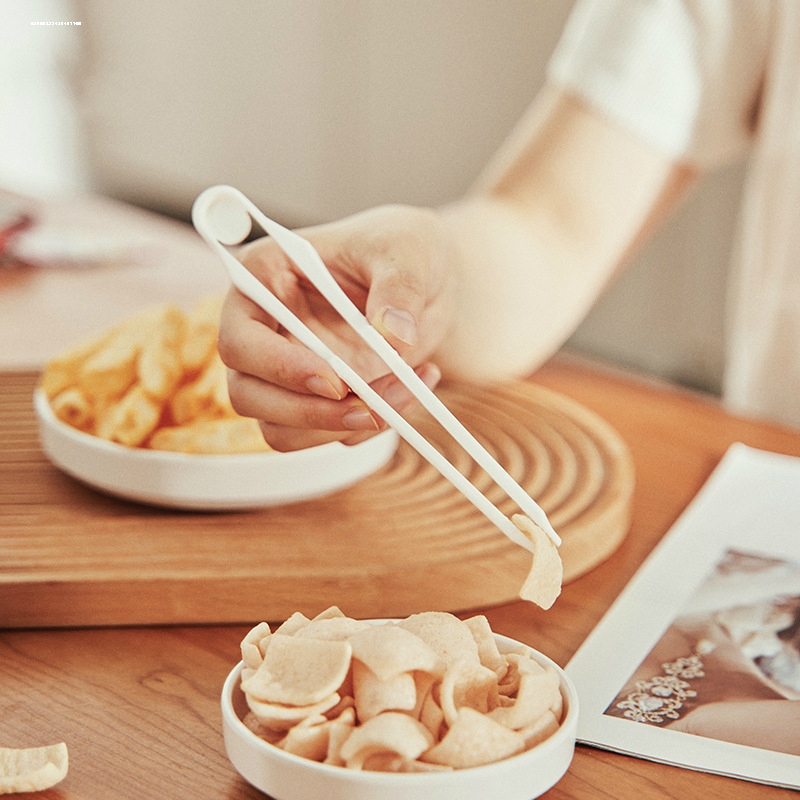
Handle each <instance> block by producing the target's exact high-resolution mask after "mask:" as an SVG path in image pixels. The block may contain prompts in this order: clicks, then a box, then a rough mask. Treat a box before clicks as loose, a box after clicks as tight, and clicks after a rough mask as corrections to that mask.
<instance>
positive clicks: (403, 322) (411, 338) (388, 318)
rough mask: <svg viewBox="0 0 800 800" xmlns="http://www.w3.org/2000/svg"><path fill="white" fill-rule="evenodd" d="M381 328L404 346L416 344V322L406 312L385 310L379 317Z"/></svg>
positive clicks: (392, 309) (391, 309)
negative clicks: (404, 344)
mask: <svg viewBox="0 0 800 800" xmlns="http://www.w3.org/2000/svg"><path fill="white" fill-rule="evenodd" d="M381 323H382V324H383V327H384V328H385V329H386V330H387V331H388V332H389V333H391V334H392V336H396V337H397V338H398V339H400V341H401V342H405V343H406V344H416V343H417V322H416V320H415V319H414V317H412V316H411V314H409V313H408V311H400V309H397V308H387V309H386V310H385V311H384V312H383V315H382V317H381Z"/></svg>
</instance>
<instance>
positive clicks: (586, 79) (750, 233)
mask: <svg viewBox="0 0 800 800" xmlns="http://www.w3.org/2000/svg"><path fill="white" fill-rule="evenodd" d="M548 77H549V79H550V80H551V81H553V82H554V83H558V84H560V85H562V86H565V87H567V88H568V89H570V90H571V91H573V92H574V93H576V94H577V95H578V96H580V97H582V98H583V99H584V101H585V102H587V103H588V104H589V105H591V106H594V107H595V108H597V109H598V110H599V111H601V112H602V113H604V114H606V115H607V116H608V117H609V118H611V119H613V120H616V121H617V122H619V123H621V124H623V125H625V126H627V127H628V128H629V129H631V130H632V131H634V132H635V133H636V134H637V135H639V136H640V137H641V138H642V139H643V140H645V141H647V142H649V143H650V144H651V145H652V146H653V147H654V148H656V149H658V150H660V151H661V152H663V153H665V154H666V155H667V156H669V157H670V158H672V159H674V160H675V161H681V162H685V163H690V164H692V165H694V166H696V167H698V168H699V169H700V170H710V169H713V168H714V167H717V166H720V165H721V164H723V163H725V162H728V161H730V160H732V159H735V158H737V157H741V156H742V155H744V154H745V153H749V155H750V159H751V161H750V167H749V176H748V182H747V186H746V188H745V194H744V200H743V208H742V213H741V222H740V235H739V241H738V243H737V251H736V255H735V256H734V261H733V264H732V271H731V280H730V289H729V294H728V298H727V310H728V319H729V323H730V324H729V326H728V333H727V342H726V350H727V352H726V372H725V380H724V397H725V400H726V402H728V403H729V404H730V405H731V406H732V407H733V408H735V409H736V410H738V411H743V412H747V413H752V414H757V415H761V416H766V417H770V418H773V419H776V420H781V421H785V422H789V423H791V424H794V425H798V426H800V2H797V0H579V2H578V4H577V5H576V7H575V10H574V12H573V14H572V16H571V17H570V19H569V22H568V24H567V27H566V29H565V31H564V35H563V37H562V39H561V41H560V43H559V45H558V47H557V49H556V51H555V53H554V55H553V58H552V59H551V62H550V64H549V70H548Z"/></svg>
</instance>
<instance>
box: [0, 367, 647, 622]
mask: <svg viewBox="0 0 800 800" xmlns="http://www.w3.org/2000/svg"><path fill="white" fill-rule="evenodd" d="M35 381H36V375H35V374H33V373H6V374H4V375H3V376H2V378H0V465H2V480H0V627H34V626H68V625H127V624H161V623H209V622H251V621H260V620H267V621H280V620H282V619H285V618H286V617H288V616H289V615H290V614H291V613H292V612H294V611H298V610H299V611H302V612H304V613H306V614H308V615H313V614H316V613H318V612H319V611H321V610H322V609H323V608H325V607H327V606H329V605H333V604H335V605H338V606H339V607H340V608H341V609H342V610H343V611H344V612H345V613H346V614H348V615H350V616H353V617H384V616H389V617H392V616H407V615H409V614H412V613H415V612H418V611H422V610H432V609H439V610H448V611H466V610H469V609H470V608H477V607H488V606H493V605H499V604H503V603H506V602H509V601H511V600H514V599H515V598H516V597H517V592H518V590H519V588H520V586H521V585H522V581H523V580H524V577H525V575H526V574H527V571H528V568H529V566H530V555H529V554H528V553H527V552H526V551H524V550H523V549H522V548H519V547H517V546H516V545H514V544H512V543H511V542H510V541H508V540H507V539H506V537H505V536H504V535H503V534H502V533H501V532H500V531H498V530H497V529H496V528H495V527H494V526H493V525H492V524H491V523H489V522H488V521H487V520H486V518H485V517H484V516H483V515H482V514H481V513H480V512H478V511H477V510H476V509H475V508H474V507H473V506H472V504H471V503H469V501H467V500H466V499H465V498H464V497H463V496H462V495H461V494H460V493H459V492H458V491H457V490H456V489H454V488H453V487H452V486H451V485H450V484H449V483H448V482H447V481H446V480H445V479H444V478H442V477H441V476H440V475H439V473H438V472H437V471H436V470H434V469H433V467H431V466H430V465H429V464H428V463H427V462H426V461H424V460H423V459H422V458H421V457H420V456H419V455H418V454H417V452H416V451H415V450H413V449H412V448H411V447H410V446H408V445H407V444H406V443H405V442H402V441H401V443H400V446H399V448H398V450H397V453H396V454H395V456H394V458H393V459H392V460H391V461H390V462H389V464H388V465H387V466H385V467H384V468H382V469H381V470H379V471H378V472H376V473H375V474H373V475H371V476H370V477H368V478H366V479H365V480H363V481H361V482H360V483H359V484H357V485H355V486H353V487H351V488H348V489H345V490H343V491H340V492H338V493H336V494H334V495H330V496H328V497H324V498H320V499H318V500H312V501H308V502H304V503H297V504H293V505H284V506H276V507H273V508H266V509H260V510H257V511H247V512H222V513H194V512H183V511H174V510H168V509H162V508H155V507H148V506H144V505H138V504H136V503H132V502H127V501H123V500H119V499H116V498H113V497H108V496H105V495H103V494H101V493H99V492H97V491H95V490H93V489H90V488H88V487H86V486H83V485H82V484H80V483H78V482H77V481H75V480H73V479H72V478H70V477H68V476H67V475H65V474H63V473H62V472H60V471H59V470H58V469H56V468H55V467H54V466H52V465H51V464H50V462H49V461H47V459H46V458H45V456H44V454H43V453H42V451H41V448H40V446H39V441H38V433H37V428H36V421H35V418H34V414H33V409H32V405H31V396H32V392H33V388H34V384H35ZM439 394H440V396H441V397H442V399H443V400H444V402H445V403H446V404H447V405H448V406H449V407H450V408H451V410H452V411H453V412H454V413H455V415H456V416H457V417H458V418H459V419H460V420H461V421H462V422H463V423H464V425H465V426H466V427H467V428H468V429H469V430H470V431H471V432H472V433H473V434H474V435H475V436H476V438H477V439H479V440H480V441H481V443H482V444H483V445H484V446H485V447H486V448H487V449H488V450H489V451H490V452H491V453H492V455H493V456H494V457H495V458H496V459H497V460H498V461H500V463H501V464H503V466H504V467H505V468H506V469H507V470H508V471H509V472H510V473H511V475H512V476H513V477H514V478H515V479H516V480H517V481H518V482H519V483H520V484H521V485H522V486H523V487H524V488H525V489H526V490H527V491H528V493H529V494H530V495H531V496H532V497H534V498H535V499H536V500H537V502H538V503H539V504H540V505H541V506H542V507H543V508H544V510H545V511H546V512H547V514H548V516H549V517H550V519H551V521H552V523H553V526H554V527H555V529H556V530H557V531H558V532H559V534H560V535H561V537H562V539H563V544H562V546H561V556H562V559H563V561H564V570H565V581H570V580H573V579H574V578H576V577H577V576H579V575H581V574H583V573H584V572H586V571H587V570H590V569H591V568H592V567H594V566H596V565H597V564H598V563H600V562H601V561H603V560H604V559H605V558H607V557H608V556H609V555H610V554H611V553H612V552H613V551H614V550H615V549H616V548H617V547H618V545H619V544H620V542H621V541H622V539H623V538H624V536H625V534H626V533H627V530H628V526H629V522H630V514H631V500H632V494H633V485H634V470H633V464H632V460H631V457H630V454H629V452H628V449H627V446H626V445H625V443H624V442H623V441H622V440H621V438H620V437H619V436H618V434H617V433H616V432H615V431H614V430H613V429H612V428H611V427H610V426H609V425H608V424H607V423H605V422H604V421H603V420H602V419H600V418H599V417H598V416H597V415H596V414H594V413H593V412H591V411H589V410H587V409H586V408H584V407H583V406H581V405H579V404H578V403H575V402H574V401H572V400H570V399H569V398H566V397H564V396H562V395H560V394H557V393H555V392H553V391H551V390H549V389H545V388H543V387H541V386H537V385H536V384H535V383H533V382H515V383H510V384H504V385H502V386H500V387H495V388H492V389H476V388H474V387H471V386H463V385H451V386H447V387H444V388H443V389H441V390H440V392H439ZM415 424H416V425H417V427H418V428H419V429H420V430H421V432H422V433H423V434H424V435H425V436H426V437H427V438H428V439H430V440H431V441H432V442H433V443H434V444H435V445H436V446H437V447H439V448H440V449H441V450H442V452H444V454H445V455H446V456H447V458H448V459H449V460H450V461H452V462H453V463H454V464H455V465H456V466H457V467H458V468H459V469H460V470H462V471H463V472H464V473H465V474H466V475H467V476H468V477H469V478H470V480H472V481H473V483H475V484H476V486H478V488H479V489H481V491H483V492H484V493H485V494H486V495H487V496H488V497H489V498H490V499H491V500H492V501H493V502H494V503H495V504H496V505H498V506H499V507H500V508H501V509H502V510H503V511H504V512H505V513H507V514H512V513H514V512H515V511H516V510H517V509H516V507H515V506H514V504H513V503H512V502H511V501H510V500H508V498H507V497H506V496H505V494H504V493H503V492H502V490H501V489H499V488H498V487H497V486H496V485H495V484H494V482H493V481H492V480H491V479H490V478H489V477H488V476H487V475H486V474H485V473H484V472H483V470H481V469H480V468H479V467H478V466H477V465H475V464H474V462H473V461H472V459H471V458H469V456H467V455H466V453H464V452H463V451H462V450H461V448H460V447H459V446H458V445H457V444H456V443H455V442H453V441H452V439H451V438H450V437H449V435H448V434H446V433H445V432H444V431H443V430H442V429H441V428H440V427H439V426H438V423H436V422H435V421H433V420H431V419H430V418H427V417H420V418H418V419H416V420H415ZM301 585H302V591H299V589H298V587H300V586H301ZM300 597H302V602H300V601H299V598H300ZM556 602H558V601H556Z"/></svg>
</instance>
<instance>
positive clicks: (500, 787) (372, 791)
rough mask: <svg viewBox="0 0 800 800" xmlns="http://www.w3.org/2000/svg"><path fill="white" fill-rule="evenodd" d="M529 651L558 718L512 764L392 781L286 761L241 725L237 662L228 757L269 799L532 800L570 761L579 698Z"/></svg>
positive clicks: (226, 697) (227, 724)
mask: <svg viewBox="0 0 800 800" xmlns="http://www.w3.org/2000/svg"><path fill="white" fill-rule="evenodd" d="M374 622H379V621H377V620H374ZM495 639H496V641H497V644H498V647H499V649H500V651H501V652H507V651H509V650H511V649H515V648H518V647H520V643H519V642H517V641H514V640H513V639H509V638H507V637H505V636H499V635H498V634H495ZM528 649H529V650H530V652H531V654H532V655H533V656H534V658H536V660H537V661H538V662H539V663H540V664H542V665H549V666H552V667H553V668H554V669H555V670H556V671H557V672H558V675H559V678H560V680H561V695H562V697H563V699H564V716H563V719H562V722H561V727H560V728H559V729H558V731H556V732H555V733H554V734H553V735H552V736H551V737H550V738H549V739H546V740H545V741H544V742H542V743H541V744H539V745H537V746H535V747H533V748H531V749H530V750H526V751H525V752H524V753H520V754H519V755H516V756H512V757H511V758H506V759H503V760H502V761H497V762H495V763H493V764H487V765H485V766H482V767H471V768H469V769H458V770H453V771H452V772H430V773H401V774H397V773H388V772H366V771H365V772H361V771H357V770H351V769H345V768H344V767H335V766H331V765H328V764H320V763H318V762H316V761H310V760H309V759H305V758H301V757H299V756H295V755H292V754H291V753H287V752H285V751H284V750H281V749H280V748H278V747H275V746H273V745H271V744H269V743H268V742H265V741H264V740H263V739H260V738H259V737H258V736H256V735H255V734H254V733H253V732H252V731H251V730H249V729H248V728H247V727H246V726H245V724H244V723H243V722H242V717H244V715H245V714H246V713H247V703H246V700H245V697H244V694H243V692H242V690H241V688H240V686H239V684H240V680H241V671H242V666H243V665H242V664H241V663H239V664H238V665H237V666H236V667H235V668H234V669H233V670H232V671H231V673H230V674H229V675H228V678H227V680H226V681H225V685H224V686H223V689H222V731H223V736H224V740H225V749H226V751H227V753H228V758H230V760H231V763H232V764H233V766H234V767H235V768H236V770H237V771H238V772H239V774H240V775H241V776H242V777H243V778H244V779H245V780H247V781H248V782H249V783H251V784H252V785H253V786H255V787H256V788H257V789H260V790H261V791H262V792H265V793H266V794H268V795H269V796H270V797H272V798H274V800H320V798H325V800H431V798H436V800H531V799H532V798H535V797H539V796H540V795H542V794H544V793H545V792H546V791H547V790H548V789H550V788H551V787H552V786H554V785H555V784H556V783H557V782H558V781H559V780H560V779H561V777H562V776H563V775H564V773H565V772H566V771H567V769H568V768H569V765H570V763H571V762H572V757H573V754H574V752H575V736H576V732H577V727H578V693H577V691H576V689H575V686H574V685H573V683H572V681H571V680H570V679H569V677H568V676H567V675H566V674H565V673H564V671H563V670H562V669H561V668H560V667H559V666H558V665H557V664H556V663H555V662H554V661H552V660H550V659H549V658H547V656H544V655H542V654H541V653H539V652H538V651H536V650H533V649H531V648H528Z"/></svg>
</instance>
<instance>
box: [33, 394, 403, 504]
mask: <svg viewBox="0 0 800 800" xmlns="http://www.w3.org/2000/svg"><path fill="white" fill-rule="evenodd" d="M33 402H34V408H35V410H36V415H37V417H38V420H39V436H40V440H41V443H42V448H43V449H44V451H45V453H46V455H47V457H48V458H49V459H50V460H51V461H52V462H53V464H55V465H56V466H57V467H59V468H60V469H61V470H63V471H64V472H66V473H67V474H68V475H71V476H72V477H73V478H77V479H78V480H79V481H81V482H83V483H86V484H88V485H89V486H92V487H93V488H95V489H99V490H101V491H103V492H106V493H108V494H112V495H115V496H118V497H123V498H125V499H128V500H136V501H138V502H142V503H147V504H151V505H157V506H166V507H170V508H181V509H189V510H199V511H225V510H246V509H251V508H261V507H264V506H272V505H281V504H284V503H293V502H298V501H301V500H310V499H313V498H316V497H323V496H325V495H327V494H331V493H333V492H336V491H338V490H340V489H344V488H346V487H347V486H351V485H353V484H354V483H357V482H358V481H360V480H361V479H362V478H365V477H367V476H368V475H370V474H372V473H373V472H375V471H376V470H378V469H380V468H381V467H382V466H384V465H385V464H386V463H387V462H388V461H389V459H390V458H391V457H392V455H393V454H394V452H395V450H396V449H397V442H398V437H397V434H396V433H395V432H394V431H393V430H387V431H384V432H383V433H380V434H378V435H377V436H373V437H372V438H370V439H368V440H366V441H364V442H362V443H361V444H357V445H353V446H350V447H348V446H345V445H343V444H340V443H339V442H331V443H330V444H325V445H320V446H318V447H310V448H307V449H306V450H298V451H296V452H293V453H243V454H241V455H191V454H187V453H171V452H166V451H157V450H145V449H141V448H133V447H124V446H123V445H119V444H116V443H114V442H109V441H106V440H104V439H100V438H99V437H97V436H92V435H90V434H88V433H84V432H83V431H79V430H78V429H76V428H73V427H71V426H70V425H67V424H65V423H64V422H62V421H61V420H59V419H58V418H57V417H56V416H55V414H54V413H53V410H52V408H51V407H50V404H49V402H48V401H47V397H46V395H45V394H44V392H43V391H42V390H41V389H37V390H36V392H35V393H34V399H33Z"/></svg>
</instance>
